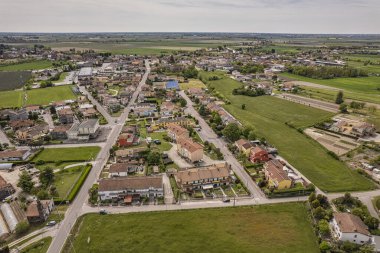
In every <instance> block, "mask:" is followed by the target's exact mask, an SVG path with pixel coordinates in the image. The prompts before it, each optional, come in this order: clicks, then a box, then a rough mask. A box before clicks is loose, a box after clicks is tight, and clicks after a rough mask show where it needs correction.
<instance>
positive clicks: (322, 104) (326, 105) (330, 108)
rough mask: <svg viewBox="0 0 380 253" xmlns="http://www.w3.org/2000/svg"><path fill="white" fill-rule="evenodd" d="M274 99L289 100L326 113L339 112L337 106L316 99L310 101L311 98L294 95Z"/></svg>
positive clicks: (282, 95)
mask: <svg viewBox="0 0 380 253" xmlns="http://www.w3.org/2000/svg"><path fill="white" fill-rule="evenodd" d="M276 97H278V98H282V99H285V100H289V101H292V102H295V103H299V104H303V105H306V106H311V107H314V108H318V109H322V110H325V111H328V112H333V113H338V112H339V105H337V104H334V103H330V102H325V101H321V100H317V99H312V98H307V97H302V96H298V95H294V94H280V95H277V96H276Z"/></svg>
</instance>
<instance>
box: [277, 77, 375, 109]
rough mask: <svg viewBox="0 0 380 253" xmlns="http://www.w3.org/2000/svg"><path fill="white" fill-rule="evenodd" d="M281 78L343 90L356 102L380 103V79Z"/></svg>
mask: <svg viewBox="0 0 380 253" xmlns="http://www.w3.org/2000/svg"><path fill="white" fill-rule="evenodd" d="M281 76H284V77H287V78H291V79H295V80H299V81H304V82H310V83H316V84H321V85H326V86H330V87H334V88H338V89H342V90H343V91H347V92H346V93H347V94H346V97H349V98H353V99H355V100H363V101H367V102H373V103H380V89H379V88H380V77H362V78H334V79H313V78H308V77H303V76H298V75H293V74H289V73H282V74H281ZM335 93H336V92H335Z"/></svg>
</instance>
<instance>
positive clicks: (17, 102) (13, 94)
mask: <svg viewBox="0 0 380 253" xmlns="http://www.w3.org/2000/svg"><path fill="white" fill-rule="evenodd" d="M22 98H23V92H22V91H19V90H17V91H1V92H0V108H13V107H21V106H22Z"/></svg>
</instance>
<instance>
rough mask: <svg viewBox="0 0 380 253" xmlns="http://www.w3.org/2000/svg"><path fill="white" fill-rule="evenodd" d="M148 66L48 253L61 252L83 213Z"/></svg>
mask: <svg viewBox="0 0 380 253" xmlns="http://www.w3.org/2000/svg"><path fill="white" fill-rule="evenodd" d="M146 68H147V71H146V72H145V74H144V77H143V78H142V80H141V82H140V84H139V85H138V87H137V89H136V91H135V92H134V94H133V96H132V99H131V101H130V103H129V104H128V106H127V107H126V108H125V109H124V112H123V114H122V115H121V116H120V118H119V120H118V122H117V124H116V125H115V126H114V127H113V129H112V131H111V133H110V135H109V137H108V139H107V142H106V143H105V145H104V147H103V148H102V149H101V151H100V152H99V154H98V156H97V158H96V161H95V163H94V166H93V168H92V170H91V172H90V174H89V175H88V177H87V179H86V181H85V182H84V184H83V186H82V188H81V190H80V191H79V193H78V195H77V197H76V198H75V199H74V201H73V202H72V203H71V205H70V207H69V209H68V210H67V212H66V214H65V219H64V220H63V221H62V222H61V223H60V227H59V230H58V232H57V235H56V236H55V237H54V239H53V241H52V243H51V245H50V247H49V249H48V251H47V252H48V253H58V252H61V250H62V248H63V246H64V244H65V241H66V239H67V236H68V234H69V233H70V231H71V229H72V227H73V225H74V224H75V221H76V220H77V218H78V217H79V216H80V215H81V210H82V207H83V205H84V204H85V203H86V202H87V198H88V190H89V189H90V188H91V187H92V185H93V184H94V183H95V182H96V181H97V179H98V178H99V174H100V173H101V171H102V168H103V167H104V165H105V164H106V163H107V161H108V158H109V150H110V149H111V147H112V146H113V145H114V143H115V142H116V140H117V137H118V136H119V134H120V132H121V130H122V128H123V125H124V123H125V121H126V119H127V118H128V114H129V112H130V110H131V105H133V104H134V102H135V101H136V98H137V96H138V94H139V92H141V87H142V85H143V84H145V82H146V79H147V77H148V75H149V72H150V67H149V63H148V62H146Z"/></svg>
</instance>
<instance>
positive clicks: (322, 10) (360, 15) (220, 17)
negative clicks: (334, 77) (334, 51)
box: [0, 0, 380, 33]
mask: <svg viewBox="0 0 380 253" xmlns="http://www.w3.org/2000/svg"><path fill="white" fill-rule="evenodd" d="M0 32H268V33H380V0H0Z"/></svg>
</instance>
